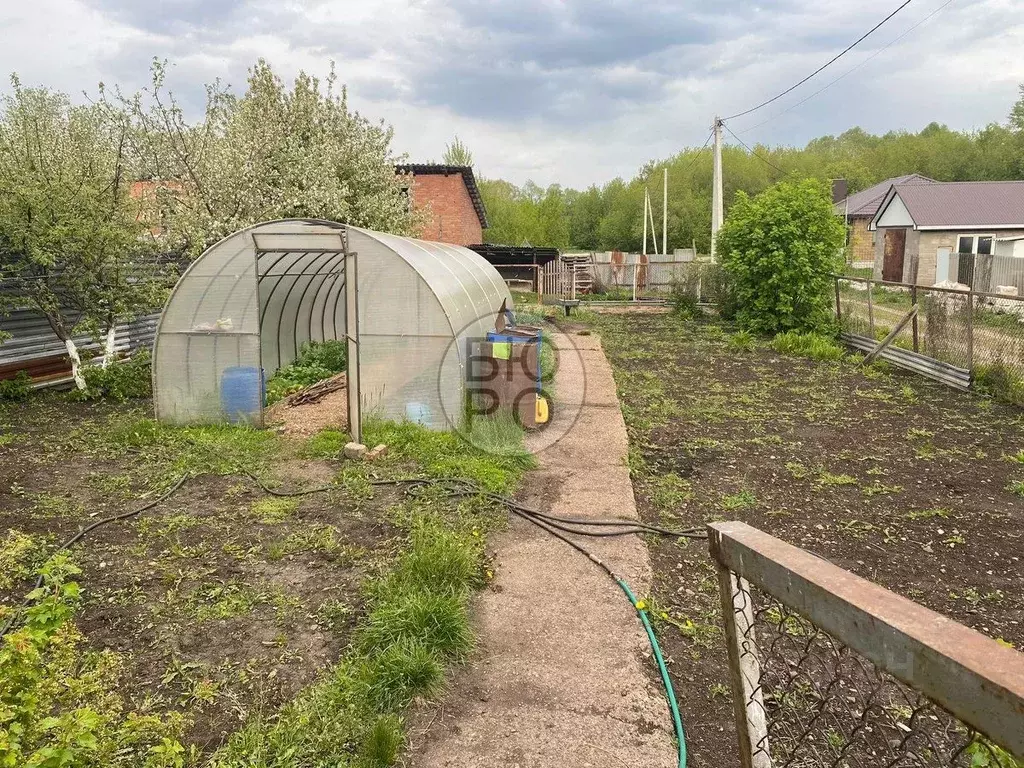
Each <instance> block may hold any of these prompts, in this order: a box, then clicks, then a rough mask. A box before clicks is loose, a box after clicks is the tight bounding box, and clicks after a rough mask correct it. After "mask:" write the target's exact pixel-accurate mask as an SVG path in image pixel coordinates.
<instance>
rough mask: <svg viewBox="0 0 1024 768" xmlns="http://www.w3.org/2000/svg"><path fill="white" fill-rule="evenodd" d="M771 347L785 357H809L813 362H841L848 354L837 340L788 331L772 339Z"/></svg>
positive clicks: (813, 334) (815, 334) (818, 334)
mask: <svg viewBox="0 0 1024 768" xmlns="http://www.w3.org/2000/svg"><path fill="white" fill-rule="evenodd" d="M771 347H772V349H774V350H775V351H776V352H780V353H782V354H783V355H794V356H795V357H809V358H811V359H812V360H822V361H829V360H840V359H842V357H843V355H844V354H846V352H845V351H844V350H843V348H842V347H841V346H839V345H838V344H837V343H836V342H835V340H833V339H832V338H830V337H828V336H824V335H822V334H820V333H798V332H797V331H787V332H786V333H780V334H778V335H776V336H775V338H774V339H772V342H771Z"/></svg>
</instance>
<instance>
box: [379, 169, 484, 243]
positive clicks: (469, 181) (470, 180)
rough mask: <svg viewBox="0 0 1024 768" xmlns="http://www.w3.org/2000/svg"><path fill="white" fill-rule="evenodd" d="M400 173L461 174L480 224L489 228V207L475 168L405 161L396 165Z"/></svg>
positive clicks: (422, 174)
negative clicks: (479, 185) (481, 191)
mask: <svg viewBox="0 0 1024 768" xmlns="http://www.w3.org/2000/svg"><path fill="white" fill-rule="evenodd" d="M395 170H396V171H397V172H398V173H408V174H412V176H414V177H415V176H427V175H433V176H454V175H455V174H460V175H461V176H462V181H463V182H464V183H465V185H466V191H467V192H469V199H470V200H472V201H473V209H474V210H475V211H476V216H477V218H478V219H480V226H481V227H483V228H484V229H487V209H486V208H484V199H483V197H481V196H480V188H479V187H477V185H476V177H475V176H474V175H473V168H472V167H471V166H468V165H441V164H438V163H404V164H402V165H396V166H395Z"/></svg>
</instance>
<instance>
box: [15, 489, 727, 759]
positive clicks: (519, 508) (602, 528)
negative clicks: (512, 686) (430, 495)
mask: <svg viewBox="0 0 1024 768" xmlns="http://www.w3.org/2000/svg"><path fill="white" fill-rule="evenodd" d="M243 474H245V475H246V476H247V477H249V479H251V480H252V481H253V482H254V483H255V484H256V485H257V486H258V487H259V488H260V490H262V491H263V492H264V493H268V494H270V495H272V496H282V497H295V496H308V495H311V494H314V493H325V492H327V491H331V490H336V489H337V488H338V487H339V486H337V485H322V486H317V487H315V488H305V489H301V490H298V491H281V490H278V489H275V488H271V487H269V486H267V485H266V484H265V483H264V482H263V481H262V480H261V479H260V478H258V477H257V476H256V475H254V474H252V473H251V472H244V473H243ZM194 477H198V475H190V474H185V475H182V476H181V477H180V478H179V479H178V481H177V482H176V483H175V484H174V485H172V486H171V487H170V488H169V489H168V490H167V491H166V492H164V493H163V494H161V495H160V496H158V497H157V498H156V499H154V500H152V501H150V502H148V503H147V504H145V505H143V506H141V507H139V508H138V509H134V510H131V511H129V512H121V513H119V514H116V515H111V516H110V517H105V518H103V519H102V520H96V521H95V522H93V523H90V524H89V525H87V526H85V527H84V528H82V529H81V530H79V531H78V532H77V533H76V534H75V535H74V536H72V537H71V538H69V539H67V540H66V541H64V542H63V543H62V544H60V545H59V546H57V548H56V549H55V550H54V552H53V554H56V553H57V552H61V551H63V550H65V549H68V548H69V547H71V546H73V545H74V544H76V543H77V542H79V541H80V540H81V539H82V538H84V537H85V536H86V534H88V533H89V532H91V531H94V530H96V529H97V528H99V527H101V526H103V525H107V524H108V523H114V522H120V521H123V520H127V519H129V518H132V517H136V516H137V515H139V514H141V513H142V512H145V511H146V510H148V509H152V508H153V507H155V506H156V505H157V504H160V503H161V502H163V501H166V500H167V499H168V498H170V497H171V496H173V495H174V494H175V493H177V492H178V491H179V490H180V489H181V488H182V486H184V485H185V483H186V482H187V481H188V480H189V479H192V478H194ZM370 484H371V485H377V486H384V485H394V486H405V487H406V492H407V493H408V494H410V495H417V494H418V492H419V491H421V490H422V489H425V488H440V489H441V492H442V493H443V494H444V495H445V496H447V497H449V498H468V497H477V496H482V497H483V498H486V499H488V500H489V501H492V502H494V503H495V504H497V505H499V506H502V507H504V508H505V509H507V510H508V511H509V512H511V513H513V514H514V515H517V516H518V517H520V518H522V519H524V520H526V521H527V522H529V523H532V524H533V525H535V526H537V527H538V528H540V529H541V530H543V531H545V532H546V533H548V534H550V535H551V536H554V537H555V538H557V539H559V540H561V541H562V542H564V543H565V544H568V545H569V546H570V547H572V548H573V549H575V550H576V551H577V552H579V553H580V554H582V555H583V556H584V557H586V558H587V559H588V560H590V561H591V562H592V563H594V565H596V566H597V567H599V568H600V569H601V570H603V571H604V572H605V573H606V574H608V576H609V578H611V580H612V581H614V582H615V583H616V584H617V585H618V586H619V588H620V589H621V590H622V591H623V592H624V593H625V595H626V597H627V598H628V599H629V602H630V604H631V605H632V606H633V609H634V610H635V611H636V613H637V615H638V616H639V617H640V622H641V624H643V627H644V630H645V631H646V633H647V639H648V641H649V642H650V644H651V650H652V651H653V653H654V659H655V661H656V662H657V665H658V672H659V674H660V675H661V682H662V684H663V685H664V687H665V698H666V701H667V703H668V708H669V714H670V716H671V718H672V728H673V731H674V733H675V737H676V743H677V745H678V759H679V768H686V730H685V728H684V727H683V719H682V716H681V715H680V713H679V705H678V703H677V701H676V695H675V690H674V689H673V687H672V680H671V678H670V677H669V673H668V667H667V666H666V665H665V659H664V657H663V656H662V653H661V646H660V645H659V644H658V639H657V637H656V636H655V634H654V628H653V627H652V626H651V621H650V618H649V617H648V616H647V609H646V607H645V606H644V605H642V603H641V601H639V600H637V598H636V596H635V595H634V594H633V592H632V590H631V589H630V588H629V585H628V584H627V583H626V582H625V581H624V580H623V579H622V578H620V577H619V576H618V575H616V573H615V572H614V571H613V570H612V569H611V568H610V567H608V565H607V564H606V563H605V562H604V561H602V560H601V559H600V558H599V557H597V556H596V555H595V554H594V553H592V552H590V551H589V550H587V549H585V548H584V547H582V546H580V545H579V544H577V543H576V542H574V541H573V540H572V539H569V538H568V537H567V536H566V535H565V534H573V535H577V536H591V537H608V536H630V535H633V534H649V535H657V536H665V537H669V538H691V539H701V538H706V537H707V534H706V533H705V532H704V531H702V530H700V529H696V528H688V529H685V530H679V531H674V530H671V529H668V528H661V527H659V526H656V525H649V524H648V523H644V522H641V521H639V520H589V519H585V518H574V517H558V516H556V515H550V514H547V513H545V512H540V511H539V510H535V509H531V508H529V507H527V506H525V505H523V504H520V503H519V502H517V501H515V500H513V499H510V498H507V497H505V496H501V495H500V494H497V493H492V492H490V491H486V490H484V489H482V488H480V486H478V485H477V484H476V483H474V482H473V481H472V480H467V479H465V478H452V479H436V478H419V477H409V478H399V479H394V480H371V481H370ZM595 528H596V529H599V530H593V529H595ZM42 584H43V580H42V577H39V579H38V580H37V581H36V585H35V588H36V589H38V588H39V587H41V586H42ZM30 603H31V600H30V599H29V598H28V597H27V596H26V597H25V599H24V600H22V602H21V605H20V606H19V607H18V608H17V609H16V610H15V611H14V612H13V613H12V614H11V616H10V618H9V619H8V620H7V622H6V623H5V624H4V626H3V628H0V638H2V637H3V636H4V635H6V634H7V633H8V632H10V631H11V629H12V628H13V626H14V624H15V623H16V622H17V620H18V618H19V616H20V615H21V611H22V610H24V609H25V608H26V607H28V605H29V604H30Z"/></svg>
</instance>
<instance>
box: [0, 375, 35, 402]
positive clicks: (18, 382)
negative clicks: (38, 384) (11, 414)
mask: <svg viewBox="0 0 1024 768" xmlns="http://www.w3.org/2000/svg"><path fill="white" fill-rule="evenodd" d="M30 394H32V377H31V376H29V375H28V371H24V370H22V371H18V372H17V373H16V374H14V378H13V379H4V380H3V381H0V400H25V399H26V398H27V397H28V396H29V395H30Z"/></svg>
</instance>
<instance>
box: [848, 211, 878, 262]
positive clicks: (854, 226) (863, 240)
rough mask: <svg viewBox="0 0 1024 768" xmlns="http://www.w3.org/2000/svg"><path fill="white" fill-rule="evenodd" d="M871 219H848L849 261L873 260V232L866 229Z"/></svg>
mask: <svg viewBox="0 0 1024 768" xmlns="http://www.w3.org/2000/svg"><path fill="white" fill-rule="evenodd" d="M870 223H871V219H850V247H849V255H848V258H849V260H850V261H874V259H875V237H874V234H875V233H874V232H869V231H868V224H870Z"/></svg>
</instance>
